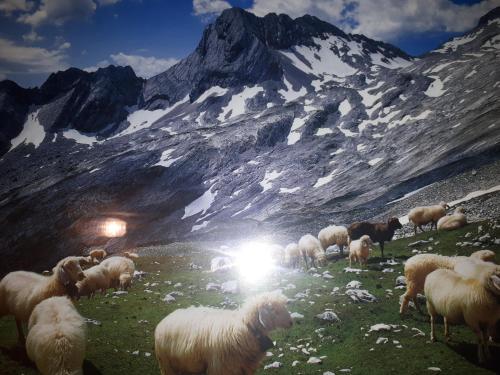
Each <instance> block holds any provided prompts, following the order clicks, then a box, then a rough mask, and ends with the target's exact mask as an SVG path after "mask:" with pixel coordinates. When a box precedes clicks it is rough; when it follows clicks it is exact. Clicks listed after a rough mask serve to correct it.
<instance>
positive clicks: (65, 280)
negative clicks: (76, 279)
mask: <svg viewBox="0 0 500 375" xmlns="http://www.w3.org/2000/svg"><path fill="white" fill-rule="evenodd" d="M57 274H58V276H59V281H60V282H61V284H63V285H64V286H66V285H68V284H69V283H70V282H71V280H70V279H69V275H68V272H66V270H65V269H64V264H63V265H62V266H61V268H59V272H58V273H57Z"/></svg>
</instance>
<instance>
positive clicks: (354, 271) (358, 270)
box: [344, 267, 368, 274]
mask: <svg viewBox="0 0 500 375" xmlns="http://www.w3.org/2000/svg"><path fill="white" fill-rule="evenodd" d="M363 271H364V272H368V270H362V269H361V268H351V267H346V268H344V272H346V273H357V274H360V273H361V272H363Z"/></svg>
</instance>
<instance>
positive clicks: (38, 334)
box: [26, 297, 87, 375]
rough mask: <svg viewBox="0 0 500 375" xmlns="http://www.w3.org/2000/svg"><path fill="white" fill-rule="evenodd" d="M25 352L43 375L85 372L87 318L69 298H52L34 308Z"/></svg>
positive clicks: (78, 374) (79, 373) (67, 374)
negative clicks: (83, 316) (83, 369)
mask: <svg viewBox="0 0 500 375" xmlns="http://www.w3.org/2000/svg"><path fill="white" fill-rule="evenodd" d="M28 329H29V332H28V336H27V338H26V352H27V354H28V357H29V358H30V359H31V360H32V361H33V362H35V364H36V367H37V368H38V370H39V371H40V372H41V373H42V374H43V375H70V374H72V375H82V374H83V371H82V365H83V360H84V358H85V348H86V343H87V339H86V326H85V320H84V319H83V318H82V316H81V315H80V314H79V313H78V312H77V311H76V309H75V307H74V306H73V303H72V302H71V301H70V300H69V299H68V298H67V297H51V298H48V299H46V300H44V301H42V302H40V303H39V304H38V305H36V307H35V308H34V309H33V312H32V313H31V316H30V319H29V324H28Z"/></svg>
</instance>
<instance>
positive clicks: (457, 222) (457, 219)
mask: <svg viewBox="0 0 500 375" xmlns="http://www.w3.org/2000/svg"><path fill="white" fill-rule="evenodd" d="M464 212H465V211H464V209H463V207H457V208H456V209H455V212H454V213H453V214H451V215H448V216H443V217H442V218H441V219H439V221H438V222H437V229H438V230H455V229H458V228H462V227H464V226H466V225H467V218H466V217H465V213H464Z"/></svg>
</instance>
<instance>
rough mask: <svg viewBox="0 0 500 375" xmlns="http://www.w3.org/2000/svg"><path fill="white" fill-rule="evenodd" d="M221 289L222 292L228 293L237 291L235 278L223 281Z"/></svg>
mask: <svg viewBox="0 0 500 375" xmlns="http://www.w3.org/2000/svg"><path fill="white" fill-rule="evenodd" d="M221 290H222V293H230V294H236V293H238V290H239V287H238V281H237V280H230V281H226V282H225V283H222V284H221Z"/></svg>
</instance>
